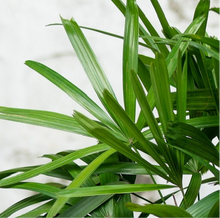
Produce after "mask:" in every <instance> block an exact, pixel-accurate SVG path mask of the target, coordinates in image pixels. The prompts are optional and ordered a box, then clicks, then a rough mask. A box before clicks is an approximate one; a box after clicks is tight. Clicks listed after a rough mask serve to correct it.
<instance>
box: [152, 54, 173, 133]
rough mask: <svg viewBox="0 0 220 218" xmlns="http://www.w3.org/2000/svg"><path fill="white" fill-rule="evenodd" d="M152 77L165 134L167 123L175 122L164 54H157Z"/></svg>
mask: <svg viewBox="0 0 220 218" xmlns="http://www.w3.org/2000/svg"><path fill="white" fill-rule="evenodd" d="M150 75H151V82H152V88H153V93H154V96H155V102H156V107H157V111H158V113H159V118H160V122H161V126H162V129H163V132H166V130H167V123H168V121H173V120H174V114H173V104H172V100H171V94H170V85H169V77H168V71H167V65H166V62H165V58H164V57H163V55H162V54H159V53H156V57H155V64H154V63H152V65H151V69H150Z"/></svg>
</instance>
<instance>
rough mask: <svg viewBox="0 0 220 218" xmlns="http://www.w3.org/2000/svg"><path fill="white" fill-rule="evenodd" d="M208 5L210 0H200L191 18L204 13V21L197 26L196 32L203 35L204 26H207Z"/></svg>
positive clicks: (204, 31)
mask: <svg viewBox="0 0 220 218" xmlns="http://www.w3.org/2000/svg"><path fill="white" fill-rule="evenodd" d="M209 7H210V0H200V1H199V3H198V5H197V7H196V10H195V13H194V17H193V20H195V19H196V18H197V17H199V16H201V15H205V18H206V19H205V22H204V23H203V24H202V25H201V27H200V28H199V30H198V32H197V34H199V35H203V36H204V35H205V33H206V26H207V22H208V14H209Z"/></svg>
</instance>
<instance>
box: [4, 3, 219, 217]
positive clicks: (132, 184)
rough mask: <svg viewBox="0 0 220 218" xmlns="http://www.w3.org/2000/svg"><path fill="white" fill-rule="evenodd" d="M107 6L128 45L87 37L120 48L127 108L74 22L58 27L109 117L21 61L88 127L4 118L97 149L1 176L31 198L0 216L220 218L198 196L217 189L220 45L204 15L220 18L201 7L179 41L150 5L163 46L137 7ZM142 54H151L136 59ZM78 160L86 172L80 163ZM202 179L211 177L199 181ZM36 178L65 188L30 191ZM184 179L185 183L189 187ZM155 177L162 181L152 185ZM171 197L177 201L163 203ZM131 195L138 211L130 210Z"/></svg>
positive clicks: (49, 116) (211, 203)
mask: <svg viewBox="0 0 220 218" xmlns="http://www.w3.org/2000/svg"><path fill="white" fill-rule="evenodd" d="M112 2H113V4H114V5H115V6H116V7H117V8H118V9H119V10H120V11H121V12H122V14H123V15H124V16H125V31H124V36H123V37H122V36H117V35H114V34H111V33H107V32H103V31H101V30H96V29H92V30H93V31H97V32H101V33H104V34H108V35H111V36H113V37H118V38H121V39H123V70H122V77H123V84H122V85H123V96H124V99H123V100H124V104H123V105H120V104H119V102H118V100H117V97H116V94H115V93H114V90H113V89H112V87H111V84H110V83H109V82H108V79H107V77H106V75H105V73H104V71H103V69H102V68H101V66H100V64H99V62H98V60H97V58H96V56H95V54H94V52H93V51H92V49H91V47H90V45H89V43H88V41H87V40H86V38H85V36H84V34H83V33H82V31H81V28H83V27H80V26H79V25H78V24H77V22H76V21H75V20H74V19H71V20H66V19H63V18H61V21H62V25H63V27H64V29H65V31H66V33H67V36H68V38H69V40H70V42H71V45H72V47H73V49H74V51H75V53H76V55H77V56H78V58H79V60H80V62H81V64H82V66H83V67H84V70H85V72H86V74H87V76H88V78H89V80H90V82H91V84H92V86H93V88H94V90H95V92H96V93H97V96H98V97H99V99H100V102H101V103H102V105H103V106H104V108H105V110H104V109H101V108H100V107H99V106H98V104H96V103H95V102H94V101H93V100H92V99H91V98H90V97H89V96H88V95H86V94H85V93H84V92H83V91H82V90H81V89H80V88H78V87H77V86H75V85H74V84H73V83H71V82H70V81H68V80H67V79H65V78H64V77H63V76H62V75H60V74H58V73H57V72H55V71H54V70H52V69H50V68H49V67H47V66H45V65H43V64H41V63H38V62H35V61H26V62H25V64H26V65H27V66H28V67H30V68H31V69H33V70H34V71H36V72H37V73H39V74H41V75H42V76H43V77H45V78H46V79H48V80H49V81H50V82H52V83H53V84H54V85H56V86H57V87H58V88H60V89H61V90H62V91H63V92H65V93H66V94H68V95H69V96H70V97H71V98H72V99H73V100H74V101H76V102H77V103H78V104H79V105H81V106H82V107H84V108H85V109H86V110H87V111H88V112H89V113H90V114H91V115H92V116H93V119H91V118H89V117H87V116H85V115H84V114H82V113H80V112H78V111H74V114H73V116H68V115H64V114H59V113H55V112H49V111H40V110H29V109H17V108H8V107H0V118H1V119H5V120H12V121H16V122H23V123H28V124H34V125H39V126H44V127H49V128H54V129H58V130H62V131H67V132H72V133H77V134H80V135H83V136H88V137H94V138H96V139H97V140H98V143H97V144H96V145H92V146H89V147H87V148H83V149H79V150H71V151H62V152H59V153H57V154H45V155H44V157H46V158H48V159H49V160H51V161H50V162H48V163H46V164H43V165H40V166H27V167H21V168H16V169H10V170H6V171H3V172H0V178H1V180H0V187H1V188H10V189H14V188H17V189H25V190H30V191H34V192H36V194H34V195H32V196H30V197H28V198H25V199H23V200H21V201H19V202H17V203H16V204H14V205H12V206H11V207H9V208H8V209H6V210H5V211H3V212H2V213H1V214H0V217H9V216H11V215H12V214H14V213H15V212H17V211H19V210H21V209H23V208H25V207H28V206H30V205H33V206H34V205H35V207H32V209H31V210H30V211H28V212H26V213H25V214H22V215H21V216H19V217H134V214H133V212H134V211H137V212H140V214H139V217H148V216H149V215H150V214H153V215H155V216H158V217H218V204H219V196H218V192H217V191H215V192H212V193H211V192H209V194H208V195H207V196H206V197H204V198H202V199H201V198H200V197H199V196H200V192H201V186H202V185H203V184H207V183H210V182H213V183H214V184H215V185H217V184H218V182H219V168H218V167H219V143H218V142H217V143H213V139H216V138H217V139H216V140H218V137H219V134H218V132H219V116H218V114H219V96H218V93H219V91H218V90H219V40H218V39H217V38H214V37H210V36H209V35H208V33H207V32H206V26H207V20H208V17H209V13H210V11H212V12H216V13H219V9H218V8H210V1H209V0H201V1H200V2H199V3H198V5H197V7H196V10H195V13H194V17H193V20H192V22H191V23H190V24H189V26H188V27H187V28H186V30H185V31H184V32H183V33H182V32H180V31H179V30H178V29H177V28H174V27H171V26H170V25H169V23H168V21H167V19H166V17H165V14H164V12H163V10H162V8H161V7H160V5H159V3H158V1H157V0H151V3H152V5H153V7H154V9H155V12H156V13H157V16H158V18H159V21H160V24H161V26H162V30H163V31H162V33H163V37H162V36H161V35H160V34H159V33H158V32H157V31H156V30H155V29H154V27H153V26H152V24H151V23H150V21H149V20H148V18H147V16H146V15H145V14H144V12H143V11H142V10H141V8H140V7H139V6H138V5H137V4H136V2H135V0H127V2H126V4H124V3H123V2H122V1H121V0H112ZM139 46H142V47H143V48H144V49H146V50H151V51H152V52H153V54H154V55H153V56H146V55H141V54H139V53H138V48H139ZM138 107H139V110H138V111H140V112H139V113H138V112H137V108H138ZM155 110H156V111H157V112H158V113H155V112H153V111H155ZM157 114H158V115H157ZM78 159H80V160H82V161H83V162H84V163H85V164H84V165H79V164H77V163H76V162H75V161H76V160H78ZM206 172H209V175H210V176H209V177H208V178H206V179H203V174H204V173H206ZM17 173H19V174H17ZM38 175H45V176H49V177H53V178H59V179H60V178H61V179H63V180H62V181H63V183H62V182H60V180H59V182H56V183H47V184H44V183H40V182H33V179H34V178H35V177H36V176H38ZM137 175H147V176H149V177H150V178H151V180H152V183H150V184H149V183H144V182H143V183H142V184H137V183H136V177H137ZM185 175H188V176H189V177H190V181H189V183H188V184H187V185H185V184H184V183H183V181H184V176H185ZM157 178H162V179H163V181H165V182H162V183H158V180H157ZM29 179H32V180H31V181H29ZM66 181H67V182H68V185H65V184H66ZM163 190H167V192H168V194H166V195H165V194H164V193H163ZM148 191H157V192H158V193H159V195H158V196H159V197H158V199H157V200H155V201H154V202H152V201H150V200H149V199H148V198H143V197H141V196H140V195H139V194H138V193H139V192H148ZM177 193H180V194H181V199H180V202H178V203H177V202H175V201H174V200H173V203H170V201H169V204H168V202H167V201H168V200H169V199H170V198H171V199H172V198H173V196H175V194H177ZM132 195H135V196H136V197H138V198H140V199H141V200H142V202H143V204H142V205H139V204H137V202H136V203H135V202H133V203H132V198H131V196H132ZM174 199H175V198H174ZM171 202H172V201H171ZM37 203H40V206H39V204H37Z"/></svg>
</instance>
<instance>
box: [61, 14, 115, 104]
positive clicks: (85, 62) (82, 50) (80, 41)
mask: <svg viewBox="0 0 220 218" xmlns="http://www.w3.org/2000/svg"><path fill="white" fill-rule="evenodd" d="M61 20H62V23H63V26H64V28H65V30H66V33H67V35H68V37H69V40H70V42H71V44H72V46H73V48H74V50H75V52H76V54H77V56H78V58H79V60H80V61H81V64H82V66H83V68H84V69H85V72H86V74H87V76H88V78H89V80H90V82H91V84H92V86H93V88H94V90H95V91H96V93H97V95H98V96H99V98H100V100H101V101H102V102H103V99H102V93H103V91H104V89H107V90H108V91H109V92H110V93H111V94H112V95H113V96H114V97H115V95H114V92H113V90H112V88H111V86H110V83H109V82H108V79H107V78H106V76H105V74H104V71H103V70H102V68H101V66H100V64H99V62H98V60H97V58H96V56H95V54H94V52H93V50H92V49H91V47H90V45H89V43H88V41H87V40H86V38H85V36H84V34H83V33H82V31H81V29H80V27H79V26H78V24H77V23H76V21H75V20H74V19H71V20H70V21H69V20H66V19H63V18H61ZM104 104H105V103H104Z"/></svg>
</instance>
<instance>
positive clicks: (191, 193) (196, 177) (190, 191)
mask: <svg viewBox="0 0 220 218" xmlns="http://www.w3.org/2000/svg"><path fill="white" fill-rule="evenodd" d="M201 184H202V178H201V174H200V173H193V174H192V178H191V180H190V184H189V187H188V188H187V191H186V193H185V196H184V199H183V200H182V202H181V204H180V207H181V208H183V209H186V208H188V207H190V206H191V205H193V204H194V202H195V200H196V198H197V197H198V195H199V191H200V187H201Z"/></svg>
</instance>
